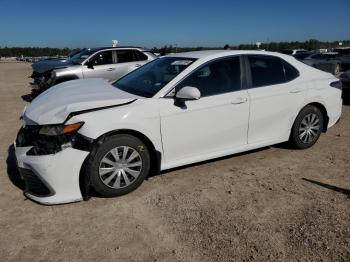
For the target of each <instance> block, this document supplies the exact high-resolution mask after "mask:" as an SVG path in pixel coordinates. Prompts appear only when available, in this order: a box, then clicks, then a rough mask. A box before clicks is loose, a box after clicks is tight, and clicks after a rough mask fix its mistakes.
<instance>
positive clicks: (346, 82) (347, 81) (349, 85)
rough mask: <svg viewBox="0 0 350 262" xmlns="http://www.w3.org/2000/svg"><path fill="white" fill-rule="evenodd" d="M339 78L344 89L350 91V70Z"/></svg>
mask: <svg viewBox="0 0 350 262" xmlns="http://www.w3.org/2000/svg"><path fill="white" fill-rule="evenodd" d="M339 78H340V80H341V81H342V83H343V88H344V89H348V90H349V89H350V70H348V71H346V72H344V73H343V74H341V75H340V77H339Z"/></svg>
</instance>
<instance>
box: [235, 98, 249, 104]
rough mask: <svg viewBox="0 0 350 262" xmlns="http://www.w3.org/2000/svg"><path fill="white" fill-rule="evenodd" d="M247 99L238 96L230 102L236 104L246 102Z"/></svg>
mask: <svg viewBox="0 0 350 262" xmlns="http://www.w3.org/2000/svg"><path fill="white" fill-rule="evenodd" d="M247 101H248V98H246V97H238V98H236V99H235V100H233V101H232V102H231V104H234V105H238V104H243V103H246V102H247Z"/></svg>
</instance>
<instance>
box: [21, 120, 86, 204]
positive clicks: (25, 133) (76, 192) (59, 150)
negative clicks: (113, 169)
mask: <svg viewBox="0 0 350 262" xmlns="http://www.w3.org/2000/svg"><path fill="white" fill-rule="evenodd" d="M38 128H39V127H37V126H30V127H28V126H27V127H24V128H22V129H21V130H20V132H19V133H18V136H17V139H16V142H15V154H16V158H17V165H18V169H19V172H20V174H21V176H22V178H23V179H24V182H25V185H26V188H25V195H26V196H27V197H28V198H30V199H32V200H34V201H37V202H39V203H42V204H50V205H51V204H63V203H70V202H75V201H80V200H82V199H83V195H82V190H81V185H80V173H81V169H82V166H83V163H84V161H85V159H86V158H87V156H88V155H89V153H90V152H89V150H88V149H87V147H86V148H83V147H82V145H81V144H83V143H81V142H80V143H77V136H78V135H74V136H70V137H64V138H46V139H44V138H43V137H42V136H40V135H38V134H37V130H38ZM48 139H50V140H51V141H50V140H48ZM67 140H69V143H67ZM80 140H82V138H80ZM75 145H77V146H78V147H75V148H74V147H73V146H75ZM79 146H80V147H79Z"/></svg>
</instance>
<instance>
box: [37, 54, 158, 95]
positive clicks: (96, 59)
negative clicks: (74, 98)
mask: <svg viewBox="0 0 350 262" xmlns="http://www.w3.org/2000/svg"><path fill="white" fill-rule="evenodd" d="M155 58H156V56H155V55H153V54H152V53H150V52H148V51H146V50H145V49H142V48H139V47H113V48H111V47H104V48H91V49H84V50H82V51H80V52H78V53H76V54H75V55H73V56H72V57H71V58H69V59H67V60H66V61H57V60H54V61H51V60H47V61H42V62H41V63H37V64H33V66H32V67H33V74H32V77H33V78H34V82H35V83H36V84H37V85H38V86H39V88H47V87H50V86H52V85H54V84H58V83H61V82H64V81H68V80H74V79H79V78H103V79H106V80H107V81H109V82H113V81H115V80H117V79H119V78H120V77H122V76H124V75H125V74H127V73H129V72H130V71H132V70H134V69H136V68H137V67H140V66H141V65H143V64H145V63H147V62H149V61H151V60H153V59H155Z"/></svg>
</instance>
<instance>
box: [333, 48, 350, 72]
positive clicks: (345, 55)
mask: <svg viewBox="0 0 350 262" xmlns="http://www.w3.org/2000/svg"><path fill="white" fill-rule="evenodd" d="M332 51H333V52H336V53H338V57H337V59H338V60H340V63H341V68H342V70H343V71H347V70H349V69H350V47H343V48H333V49H332Z"/></svg>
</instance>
